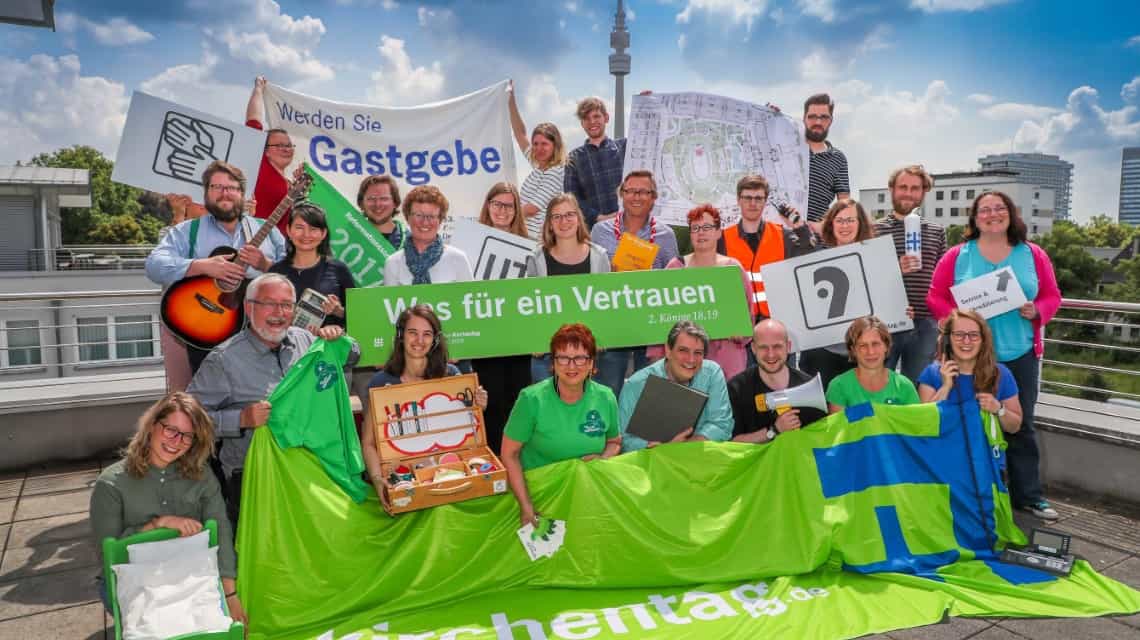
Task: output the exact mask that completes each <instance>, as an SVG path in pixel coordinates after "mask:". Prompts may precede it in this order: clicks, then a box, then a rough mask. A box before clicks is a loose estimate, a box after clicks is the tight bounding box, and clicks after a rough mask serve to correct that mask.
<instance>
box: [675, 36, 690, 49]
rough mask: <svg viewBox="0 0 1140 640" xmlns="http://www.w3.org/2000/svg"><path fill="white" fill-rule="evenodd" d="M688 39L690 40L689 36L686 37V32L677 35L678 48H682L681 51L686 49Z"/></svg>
mask: <svg viewBox="0 0 1140 640" xmlns="http://www.w3.org/2000/svg"><path fill="white" fill-rule="evenodd" d="M687 40H688V38H686V37H685V34H683V33H682V34H681V35H679V36H677V48H678V49H680V50H681V51H684V50H685V44H686V42H687Z"/></svg>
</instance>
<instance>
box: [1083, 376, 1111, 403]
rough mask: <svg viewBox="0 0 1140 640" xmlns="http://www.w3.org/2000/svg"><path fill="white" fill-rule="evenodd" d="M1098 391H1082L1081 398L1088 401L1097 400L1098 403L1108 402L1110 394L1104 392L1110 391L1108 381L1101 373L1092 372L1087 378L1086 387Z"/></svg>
mask: <svg viewBox="0 0 1140 640" xmlns="http://www.w3.org/2000/svg"><path fill="white" fill-rule="evenodd" d="M1083 386H1086V387H1092V388H1093V389H1097V390H1096V391H1092V390H1090V389H1081V397H1082V398H1084V399H1086V400H1096V401H1097V402H1105V401H1107V400H1108V397H1109V394H1108V393H1107V392H1106V391H1104V389H1108V380H1106V379H1105V377H1104V376H1103V375H1102V374H1101V372H1099V371H1092V372H1090V373H1089V374H1088V375H1087V376H1085V382H1084V385H1083Z"/></svg>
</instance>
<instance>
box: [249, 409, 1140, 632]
mask: <svg viewBox="0 0 1140 640" xmlns="http://www.w3.org/2000/svg"><path fill="white" fill-rule="evenodd" d="M312 393H317V392H316V391H313V392H312ZM293 427H294V428H295V429H296V428H300V427H299V426H298V425H293ZM273 428H274V427H273V426H271V427H269V428H266V429H258V430H257V433H255V434H254V437H253V443H252V445H251V447H250V450H249V453H248V455H247V457H246V467H245V475H244V479H243V487H242V516H241V517H242V526H241V527H239V528H238V531H237V536H238V563H239V567H238V589H239V592H240V595H241V599H242V602H243V604H244V606H245V609H246V611H247V612H248V614H249V616H250V627H249V631H250V635H249V637H250V639H251V640H259V639H269V638H272V639H275V640H276V639H280V640H294V639H295V640H302V639H306V640H309V639H311V640H363V639H366V638H372V639H374V640H411V639H413V638H419V639H435V640H444V639H448V640H468V639H470V640H477V639H486V640H496V639H497V640H505V639H510V638H514V639H515V640H535V639H546V640H554V639H580V638H598V639H600V638H618V639H621V638H664V639H669V638H676V639H683V638H717V639H726V640H732V639H740V640H744V639H751V638H815V639H819V640H831V639H841V638H855V637H859V636H863V635H866V634H870V633H877V632H884V631H890V630H894V629H900V628H905V627H913V626H917V625H925V624H932V623H935V622H938V621H940V620H942V619H943V617H944V616H945V615H947V614H949V615H951V616H1002V617H1006V616H1009V617H1087V616H1098V615H1106V614H1131V613H1135V612H1137V611H1140V593H1138V592H1137V591H1134V590H1133V589H1131V588H1129V587H1128V586H1126V585H1123V584H1120V583H1118V582H1116V581H1114V580H1112V579H1110V578H1106V577H1104V576H1102V575H1099V574H1098V573H1096V571H1095V570H1094V569H1093V568H1092V567H1091V566H1090V565H1089V564H1088V563H1087V562H1084V561H1079V562H1078V563H1077V564H1076V566H1075V567H1074V569H1073V572H1072V575H1070V576H1068V577H1065V578H1058V577H1055V576H1052V575H1050V574H1046V573H1043V572H1040V571H1035V570H1032V569H1027V568H1024V567H1020V566H1016V565H1010V564H1006V563H1002V562H1000V561H999V560H998V555H997V550H998V549H1000V548H1002V547H1004V546H1005V545H1006V544H1007V543H1010V542H1013V543H1024V542H1025V537H1024V536H1023V535H1022V533H1021V532H1020V531H1019V530H1018V529H1017V528H1016V527H1015V526H1014V524H1013V519H1012V513H1011V510H1010V505H1009V496H1008V494H1007V493H1006V492H1005V488H1004V486H1003V484H1002V481H1001V475H1000V460H999V459H997V458H995V457H994V454H993V451H992V450H991V448H990V447H989V446H987V445H986V440H985V435H984V434H983V431H984V430H983V428H982V424H981V420H980V411H979V409H978V407H977V405H976V404H970V405H968V406H965V407H963V408H962V409H959V408H958V407H957V406H954V405H945V404H944V405H940V406H936V405H932V404H926V405H910V406H884V405H875V406H874V407H871V405H862V407H861V408H859V411H848V412H840V413H836V414H833V415H831V416H828V417H827V418H825V419H824V420H820V421H818V422H816V423H814V424H812V425H809V426H807V427H805V428H804V429H802V430H798V431H792V432H788V433H785V434H782V435H780V436H779V437H778V438H776V439H775V440H774V441H773V442H772V443H770V444H767V445H763V446H756V445H751V444H744V443H735V442H725V443H704V442H702V443H685V444H671V445H664V446H660V447H656V448H654V449H647V450H643V451H638V452H634V453H627V454H624V455H620V456H617V457H614V458H610V459H606V460H592V461H589V462H583V461H581V460H578V459H572V460H566V461H563V462H559V463H556V464H551V465H548V466H545V467H540V468H538V469H533V470H531V471H529V472H527V474H526V477H527V483H528V485H529V488H530V493H531V497H532V499H533V500H534V504H535V506H536V507H537V508H538V509H539V511H540V512H541V513H543V514H544V515H547V516H549V517H552V518H557V519H560V520H564V521H565V523H566V528H565V537H564V539H563V543H562V546H561V547H560V548H559V549H558V550H557V551H556V552H554V554H553V555H552V556H550V557H549V558H541V559H539V560H536V561H533V562H532V561H531V560H530V559H529V557H528V556H527V553H526V552H525V551H524V550H523V547H522V545H521V544H520V542H519V538H518V536H517V535H516V529H517V528H518V526H519V510H518V503H517V502H516V501H515V500H514V498H513V497H512V496H511V495H510V494H504V495H498V496H491V497H486V498H480V499H477V500H470V501H466V502H458V503H454V504H449V505H444V506H440V507H435V508H433V509H426V510H423V511H416V512H412V513H407V514H403V515H400V516H396V517H391V516H388V515H387V514H385V513H384V511H383V510H382V509H381V508H380V504H379V503H378V502H377V500H376V497H375V494H374V493H373V492H372V491H368V495H367V498H366V499H365V500H364V502H362V503H359V504H358V503H356V502H353V500H352V498H351V497H349V496H348V495H347V494H346V493H345V492H344V491H342V490H341V488H340V487H339V486H337V485H336V484H334V483H333V481H332V480H330V478H329V476H328V475H327V474H326V473H325V471H324V470H323V469H322V467H321V465H320V463H319V461H318V460H317V458H315V457H314V456H313V454H311V453H309V452H308V451H305V450H303V449H299V448H297V449H288V450H282V449H281V448H279V447H278V446H277V444H276V442H275V441H274V438H273V433H272V432H270V429H273ZM999 457H1000V455H999Z"/></svg>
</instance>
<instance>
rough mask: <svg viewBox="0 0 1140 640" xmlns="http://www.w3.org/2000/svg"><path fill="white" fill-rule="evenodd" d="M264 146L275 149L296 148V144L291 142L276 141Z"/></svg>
mask: <svg viewBox="0 0 1140 640" xmlns="http://www.w3.org/2000/svg"><path fill="white" fill-rule="evenodd" d="M265 146H266V147H273V148H277V149H293V148H296V146H297V145H295V144H293V143H292V142H278V143H277V144H267V145H265Z"/></svg>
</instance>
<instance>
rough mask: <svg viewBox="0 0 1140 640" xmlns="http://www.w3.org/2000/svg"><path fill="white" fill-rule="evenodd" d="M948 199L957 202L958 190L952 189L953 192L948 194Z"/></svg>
mask: <svg viewBox="0 0 1140 640" xmlns="http://www.w3.org/2000/svg"><path fill="white" fill-rule="evenodd" d="M950 199H951V200H957V199H958V190H957V189H954V190H953V191H951V192H950Z"/></svg>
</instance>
